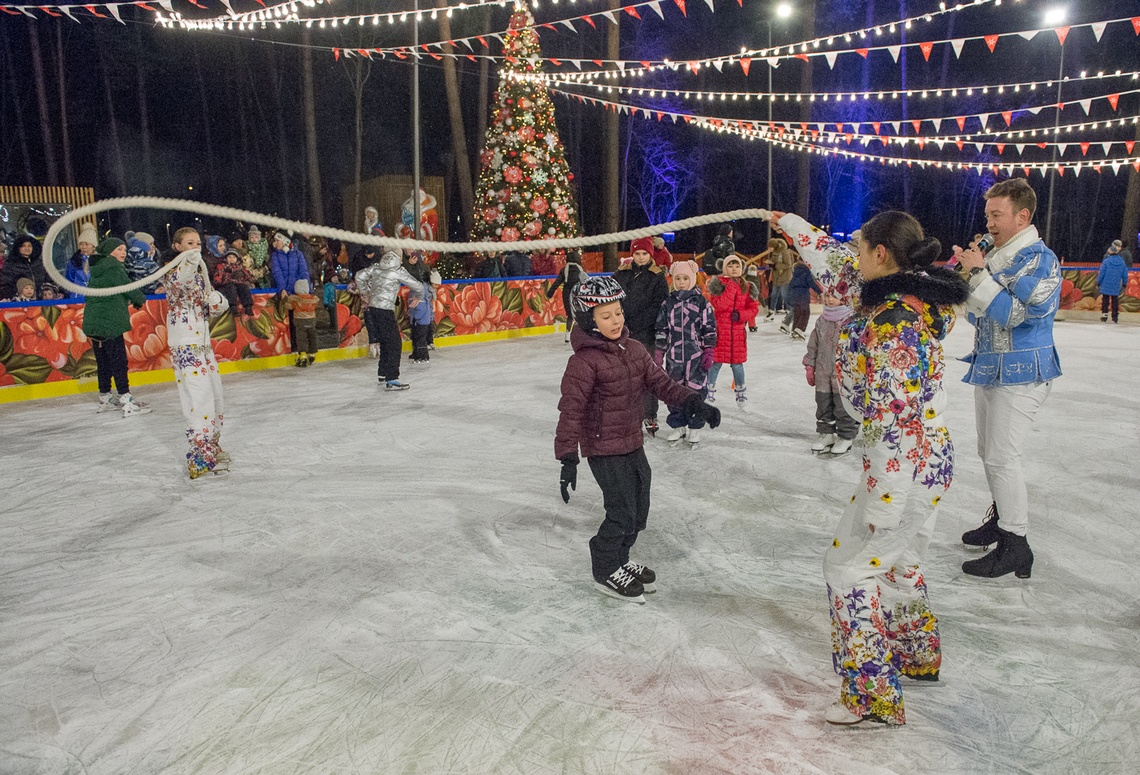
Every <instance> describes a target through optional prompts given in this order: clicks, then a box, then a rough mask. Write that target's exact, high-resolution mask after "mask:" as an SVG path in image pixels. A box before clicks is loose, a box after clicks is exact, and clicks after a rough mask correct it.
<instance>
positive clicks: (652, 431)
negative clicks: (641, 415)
mask: <svg viewBox="0 0 1140 775" xmlns="http://www.w3.org/2000/svg"><path fill="white" fill-rule="evenodd" d="M660 428H661V426H659V425H658V424H657V421H656V420H646V421H645V432H646V433H648V434H649V435H650V436H651V437H653V438H656V437H657V431H658V430H660Z"/></svg>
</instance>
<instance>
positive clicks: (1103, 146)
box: [1100, 143, 1112, 156]
mask: <svg viewBox="0 0 1140 775" xmlns="http://www.w3.org/2000/svg"><path fill="white" fill-rule="evenodd" d="M1111 147H1112V143H1101V144H1100V149H1101V150H1102V151H1104V155H1105V156H1108V149H1109V148H1111Z"/></svg>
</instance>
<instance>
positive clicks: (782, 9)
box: [764, 3, 806, 239]
mask: <svg viewBox="0 0 1140 775" xmlns="http://www.w3.org/2000/svg"><path fill="white" fill-rule="evenodd" d="M791 15H792V6H791V5H790V4H789V3H780V4H779V5H777V6H776V16H777V17H778V18H780V19H787V18H788V17H790V16H791ZM764 24H766V25H767V26H768V54H769V56H771V53H772V20H771V19H766V20H765V21H764ZM772 70H773V68H772V65H771V64H770V63H769V64H768V131H769V132H771V131H772V129H771V127H772V103H773V101H774V100H773V99H772ZM767 209H768V212H771V211H772V138H771V137H770V136H769V138H768V206H767ZM805 217H806V216H805ZM768 239H772V224H771V223H770V222H769V223H768Z"/></svg>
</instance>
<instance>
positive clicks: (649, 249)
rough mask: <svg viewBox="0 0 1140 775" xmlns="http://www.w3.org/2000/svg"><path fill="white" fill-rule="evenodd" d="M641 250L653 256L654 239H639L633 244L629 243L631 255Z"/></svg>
mask: <svg viewBox="0 0 1140 775" xmlns="http://www.w3.org/2000/svg"><path fill="white" fill-rule="evenodd" d="M639 250H644V251H645V252H646V253H648V254H649V255H651V256H652V255H653V238H652V237H638V238H637V239H635V240H634V241H633V242H631V243H629V252H630V254H633V253H636V252H637V251H639Z"/></svg>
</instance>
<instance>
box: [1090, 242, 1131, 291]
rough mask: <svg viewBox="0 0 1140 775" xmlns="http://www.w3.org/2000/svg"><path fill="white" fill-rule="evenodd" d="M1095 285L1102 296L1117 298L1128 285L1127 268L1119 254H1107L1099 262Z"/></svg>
mask: <svg viewBox="0 0 1140 775" xmlns="http://www.w3.org/2000/svg"><path fill="white" fill-rule="evenodd" d="M1096 285H1097V288H1098V289H1099V290H1100V292H1101V295H1103V296H1119V295H1120V294H1122V293H1124V289H1125V287H1127V285H1128V267H1127V266H1125V265H1124V259H1123V258H1122V257H1121V255H1120V254H1119V253H1109V254H1107V255H1106V256H1105V257H1104V258H1103V259H1102V260H1101V262H1100V271H1099V272H1097V273H1096Z"/></svg>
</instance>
